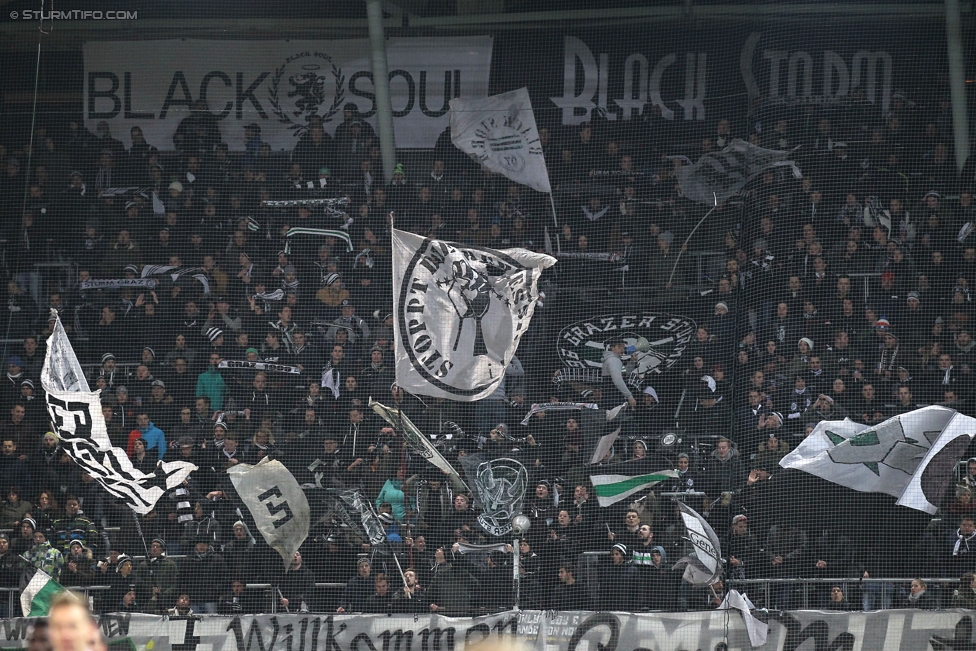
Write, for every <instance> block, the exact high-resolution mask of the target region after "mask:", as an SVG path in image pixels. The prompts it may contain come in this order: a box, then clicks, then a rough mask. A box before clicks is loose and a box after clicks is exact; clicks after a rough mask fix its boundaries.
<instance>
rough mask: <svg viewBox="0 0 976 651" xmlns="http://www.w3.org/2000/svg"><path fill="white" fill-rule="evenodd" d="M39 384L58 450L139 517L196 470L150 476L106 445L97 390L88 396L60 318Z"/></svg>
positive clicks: (187, 466) (186, 466)
mask: <svg viewBox="0 0 976 651" xmlns="http://www.w3.org/2000/svg"><path fill="white" fill-rule="evenodd" d="M41 386H42V387H44V391H45V392H46V394H47V395H46V400H47V410H48V413H49V414H50V416H51V422H52V423H54V428H55V430H56V434H57V435H58V437H59V438H60V440H61V447H62V449H63V450H64V451H65V452H66V453H67V454H68V456H70V457H71V458H72V459H73V460H74V462H75V463H76V464H78V465H79V466H80V467H81V469H82V470H83V471H84V472H86V473H88V474H89V475H91V476H92V477H93V478H94V479H95V481H97V482H98V483H99V484H101V485H102V487H103V488H104V489H105V490H106V491H108V492H109V493H111V494H112V495H114V496H115V497H117V498H119V499H120V500H122V501H123V502H125V503H126V504H127V505H128V506H129V507H130V508H131V509H132V510H133V511H135V512H136V513H140V514H143V515H145V514H146V513H149V512H150V511H152V510H153V507H154V506H155V505H156V501H157V500H159V498H160V497H162V496H163V494H164V493H165V492H166V491H167V490H168V489H170V488H175V487H176V486H179V485H180V484H181V483H183V481H184V480H185V479H186V478H187V476H188V475H189V474H190V473H191V472H192V471H194V470H196V469H197V467H196V466H195V465H193V464H192V463H187V462H185V461H170V462H166V463H162V464H159V465H158V466H157V468H156V471H155V472H154V473H152V474H149V475H147V474H145V473H143V472H142V471H140V470H136V469H135V468H134V467H133V465H132V461H130V460H129V457H128V455H127V454H126V453H125V450H123V449H121V448H116V447H112V442H111V441H110V440H109V438H108V428H107V426H106V425H105V418H104V416H102V403H101V400H100V399H99V392H92V391H91V390H90V389H89V387H88V382H87V380H85V374H84V372H83V371H82V369H81V364H80V363H79V362H78V358H77V357H76V356H75V351H74V349H73V348H72V347H71V342H69V341H68V335H67V334H66V333H65V331H64V326H63V325H61V321H60V319H59V320H58V321H57V322H56V323H55V325H54V331H53V332H52V333H51V336H50V337H49V338H48V340H47V352H46V353H45V356H44V367H43V368H42V369H41Z"/></svg>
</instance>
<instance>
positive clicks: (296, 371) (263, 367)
mask: <svg viewBox="0 0 976 651" xmlns="http://www.w3.org/2000/svg"><path fill="white" fill-rule="evenodd" d="M219 368H248V369H254V370H255V371H274V372H276V373H290V374H291V375H301V374H302V370H301V369H300V368H298V367H297V366H289V365H288V364H272V363H271V362H249V361H247V360H246V359H240V360H236V359H225V360H221V362H220V365H219Z"/></svg>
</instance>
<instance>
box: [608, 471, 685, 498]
mask: <svg viewBox="0 0 976 651" xmlns="http://www.w3.org/2000/svg"><path fill="white" fill-rule="evenodd" d="M677 476H678V471H677V470H661V471H660V472H652V473H648V474H643V475H590V483H592V484H593V492H594V493H596V500H597V502H599V504H600V506H610V505H611V504H616V503H617V502H619V501H620V500H624V499H627V498H628V497H630V496H631V495H633V494H634V493H639V492H641V491H642V490H646V489H648V488H650V487H651V486H654V485H655V484H660V483H661V482H662V481H666V480H668V479H673V478H675V477H677Z"/></svg>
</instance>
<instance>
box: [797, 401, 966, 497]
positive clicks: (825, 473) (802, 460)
mask: <svg viewBox="0 0 976 651" xmlns="http://www.w3.org/2000/svg"><path fill="white" fill-rule="evenodd" d="M974 435H976V419H974V418H970V417H969V416H964V415H962V414H960V413H958V412H956V411H954V410H952V409H949V408H947V407H937V406H933V407H922V408H921V409H916V410H914V411H910V412H907V413H904V414H899V415H898V416H894V417H892V418H889V419H888V420H886V421H884V422H882V423H879V424H878V425H875V426H874V427H870V426H868V425H861V424H859V423H855V422H853V421H851V420H849V419H847V420H843V421H823V422H821V423H819V424H818V425H817V427H816V429H814V431H813V432H812V433H811V434H810V436H808V437H807V438H806V439H804V440H803V442H802V443H800V445H799V446H797V448H796V449H795V450H794V451H793V452H791V453H789V454H788V455H786V456H785V457H783V459H782V460H781V461H780V466H782V467H783V468H788V469H795V470H802V471H803V472H807V473H810V474H811V475H816V476H817V477H820V478H822V479H826V480H827V481H830V482H833V483H835V484H840V485H841V486H846V487H847V488H851V489H853V490H856V491H860V492H863V493H885V494H887V495H891V496H893V497H897V498H898V502H897V503H898V505H900V506H907V507H909V508H913V509H917V510H919V511H925V512H926V513H935V511H936V509H937V508H938V504H939V503H940V502H941V501H942V497H943V496H944V495H945V491H946V489H947V488H948V486H949V482H950V481H951V480H952V469H953V467H954V466H955V464H956V463H957V462H958V461H959V459H961V458H962V457H963V456H964V454H965V452H966V448H967V447H969V443H970V441H971V440H972V438H973V436H974Z"/></svg>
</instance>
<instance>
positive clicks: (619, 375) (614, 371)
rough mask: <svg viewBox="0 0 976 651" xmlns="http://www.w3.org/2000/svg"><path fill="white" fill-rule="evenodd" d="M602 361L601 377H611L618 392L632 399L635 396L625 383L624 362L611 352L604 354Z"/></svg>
mask: <svg viewBox="0 0 976 651" xmlns="http://www.w3.org/2000/svg"><path fill="white" fill-rule="evenodd" d="M600 361H601V362H602V363H603V370H602V371H601V373H600V375H601V376H602V377H609V378H610V379H611V380H612V381H613V386H615V387H617V391H619V392H620V393H621V394H623V396H624V397H625V398H627V399H628V400H629V399H632V398H633V397H634V394H633V393H631V391H630V387H628V386H627V382H626V381H624V361H623V360H622V359H620V358H619V357H617V355H616V354H615V353H614V352H613V351H611V350H608V351H606V352H604V353H603V357H602V358H601V359H600Z"/></svg>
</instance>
